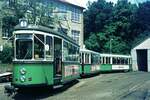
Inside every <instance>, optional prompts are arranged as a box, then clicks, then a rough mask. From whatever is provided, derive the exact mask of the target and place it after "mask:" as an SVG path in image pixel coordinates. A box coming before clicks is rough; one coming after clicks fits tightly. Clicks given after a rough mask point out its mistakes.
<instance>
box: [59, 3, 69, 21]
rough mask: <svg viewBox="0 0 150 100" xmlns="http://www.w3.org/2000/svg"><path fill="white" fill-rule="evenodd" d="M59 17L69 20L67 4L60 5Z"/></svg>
mask: <svg viewBox="0 0 150 100" xmlns="http://www.w3.org/2000/svg"><path fill="white" fill-rule="evenodd" d="M58 12H59V13H58V17H59V19H62V20H67V6H66V5H62V4H60V5H59V6H58Z"/></svg>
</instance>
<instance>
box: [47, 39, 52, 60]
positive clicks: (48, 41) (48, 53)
mask: <svg viewBox="0 0 150 100" xmlns="http://www.w3.org/2000/svg"><path fill="white" fill-rule="evenodd" d="M52 43H53V39H52V37H51V36H46V45H48V47H49V50H48V51H46V59H47V60H52V59H53V57H52V55H53V44H52Z"/></svg>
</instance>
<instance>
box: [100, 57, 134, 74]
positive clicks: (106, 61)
mask: <svg viewBox="0 0 150 100" xmlns="http://www.w3.org/2000/svg"><path fill="white" fill-rule="evenodd" d="M100 62H101V65H100V71H101V72H112V71H124V72H126V71H130V70H132V67H131V56H129V55H115V54H100Z"/></svg>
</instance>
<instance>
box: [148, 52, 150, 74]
mask: <svg viewBox="0 0 150 100" xmlns="http://www.w3.org/2000/svg"><path fill="white" fill-rule="evenodd" d="M147 57H148V58H147V60H148V61H147V63H148V72H150V49H148V50H147Z"/></svg>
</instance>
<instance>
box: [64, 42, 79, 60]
mask: <svg viewBox="0 0 150 100" xmlns="http://www.w3.org/2000/svg"><path fill="white" fill-rule="evenodd" d="M63 61H71V62H79V47H77V46H75V45H73V44H72V43H70V42H67V41H63Z"/></svg>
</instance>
